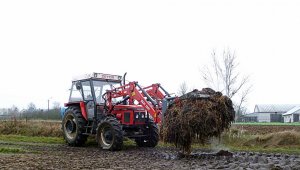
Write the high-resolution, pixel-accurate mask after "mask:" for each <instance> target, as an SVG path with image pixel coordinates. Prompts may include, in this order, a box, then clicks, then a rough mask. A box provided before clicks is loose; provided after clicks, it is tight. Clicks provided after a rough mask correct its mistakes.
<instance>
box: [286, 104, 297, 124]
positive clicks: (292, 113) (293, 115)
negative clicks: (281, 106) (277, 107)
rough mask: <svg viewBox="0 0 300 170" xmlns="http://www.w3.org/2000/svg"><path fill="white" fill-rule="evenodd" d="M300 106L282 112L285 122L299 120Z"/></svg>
mask: <svg viewBox="0 0 300 170" xmlns="http://www.w3.org/2000/svg"><path fill="white" fill-rule="evenodd" d="M299 115H300V106H296V107H294V108H293V109H291V110H289V111H288V112H286V113H284V114H282V116H283V120H284V122H285V123H291V122H299Z"/></svg>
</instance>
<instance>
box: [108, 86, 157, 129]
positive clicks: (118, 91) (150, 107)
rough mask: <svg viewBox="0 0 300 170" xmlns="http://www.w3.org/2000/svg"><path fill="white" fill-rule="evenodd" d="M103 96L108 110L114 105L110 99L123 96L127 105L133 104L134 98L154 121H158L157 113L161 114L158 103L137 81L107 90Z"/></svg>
mask: <svg viewBox="0 0 300 170" xmlns="http://www.w3.org/2000/svg"><path fill="white" fill-rule="evenodd" d="M104 97H105V98H106V100H107V102H106V106H107V107H108V108H109V110H110V111H111V110H112V109H113V107H114V104H113V103H112V99H113V98H118V97H123V99H124V100H128V101H129V105H134V100H136V101H137V102H138V103H139V104H140V105H141V106H143V107H144V108H145V110H146V111H147V112H148V113H150V115H151V116H152V117H153V119H154V121H155V122H156V123H159V122H160V118H159V115H160V114H161V109H159V105H158V103H157V102H156V101H155V100H154V99H153V98H152V97H151V95H150V94H149V93H147V91H146V90H144V88H142V87H141V86H140V85H139V84H138V82H130V83H128V84H126V85H124V86H121V87H118V88H115V89H113V90H108V91H107V93H106V96H104ZM122 102H124V101H121V102H118V103H116V104H121V103H122Z"/></svg>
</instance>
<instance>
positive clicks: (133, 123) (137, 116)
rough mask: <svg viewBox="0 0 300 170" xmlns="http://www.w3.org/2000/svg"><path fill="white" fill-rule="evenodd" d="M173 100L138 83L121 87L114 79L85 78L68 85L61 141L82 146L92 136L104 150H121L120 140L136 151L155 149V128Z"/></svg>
mask: <svg viewBox="0 0 300 170" xmlns="http://www.w3.org/2000/svg"><path fill="white" fill-rule="evenodd" d="M124 79H125V77H124ZM123 82H125V81H123ZM174 98H175V97H172V96H171V95H170V94H169V93H168V92H167V91H166V90H165V89H163V88H162V87H161V86H160V84H153V85H151V86H148V87H144V88H143V87H142V86H140V85H139V83H138V82H129V83H127V84H125V83H122V76H118V75H110V74H102V73H93V74H89V75H85V76H84V77H83V78H79V79H76V80H74V81H73V82H72V86H71V90H70V97H69V102H68V103H65V107H66V110H65V111H64V113H63V120H62V130H63V134H64V138H65V140H66V142H67V143H68V145H70V146H82V145H83V144H84V143H85V142H86V140H87V137H88V136H90V135H93V136H95V137H96V140H97V142H98V144H99V146H100V147H101V148H103V149H107V150H121V149H122V146H123V139H124V137H128V138H131V139H133V140H134V141H135V142H136V144H137V145H138V146H140V147H155V146H156V145H157V143H158V140H159V134H158V126H157V124H158V123H160V121H161V118H162V114H163V111H165V110H166V108H167V105H168V102H170V101H172V100H173V99H174Z"/></svg>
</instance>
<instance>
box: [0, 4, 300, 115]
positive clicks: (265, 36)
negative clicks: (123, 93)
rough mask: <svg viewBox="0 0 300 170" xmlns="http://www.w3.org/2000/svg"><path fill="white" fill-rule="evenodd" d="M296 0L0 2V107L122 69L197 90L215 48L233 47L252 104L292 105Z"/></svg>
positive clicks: (57, 93) (295, 95)
mask: <svg viewBox="0 0 300 170" xmlns="http://www.w3.org/2000/svg"><path fill="white" fill-rule="evenodd" d="M299 9H300V1H296V0H295V1H287V0H282V1H278V0H264V1H261V0H258V1H255V0H251V1H250V0H249V1H242V0H237V1H226V0H219V1H218V0H206V1H200V0H196V1H175V0H170V1H163V0H158V1H154V0H151V1H141V0H136V1H124V0H121V1H113V0H109V1H98V0H97V1H74V0H71V1H63V0H51V1H41V0H36V1H31V0H27V1H24V0H20V1H16V0H3V1H0V58H1V62H0V78H1V83H0V108H3V107H11V106H12V105H17V106H18V107H20V108H26V107H27V105H28V103H30V102H33V103H35V104H36V105H37V107H39V108H46V107H47V100H48V99H50V103H52V102H53V101H58V102H61V103H64V102H66V101H67V99H68V89H69V88H70V83H71V80H72V78H73V77H74V76H76V75H80V74H84V73H91V72H104V73H112V74H120V75H122V74H124V72H127V73H128V76H127V79H128V80H131V81H139V82H140V84H142V85H149V84H151V83H156V82H159V83H161V84H162V85H163V86H164V87H165V88H166V89H167V90H168V91H169V92H177V91H178V87H179V85H180V83H182V82H183V81H186V82H187V84H188V86H189V87H190V88H198V89H201V88H203V87H205V84H204V83H203V81H202V80H201V76H200V71H199V70H200V69H201V68H202V67H203V66H204V65H206V64H208V63H209V61H210V54H211V52H212V50H214V49H215V50H217V51H219V52H221V51H222V50H223V49H227V48H230V49H232V50H233V51H235V52H236V55H237V59H238V60H239V63H240V64H239V69H240V71H241V72H242V73H244V74H250V75H251V83H252V84H253V90H252V93H251V95H250V96H249V97H250V98H249V102H248V107H249V109H250V110H251V111H252V110H253V107H254V105H255V104H273V103H274V104H276V103H277V104H299V103H300V90H299V89H300V80H299V73H300V71H299V62H298V61H299V57H300V48H299V47H300V10H299Z"/></svg>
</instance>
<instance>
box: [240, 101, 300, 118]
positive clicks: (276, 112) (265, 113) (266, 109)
mask: <svg viewBox="0 0 300 170" xmlns="http://www.w3.org/2000/svg"><path fill="white" fill-rule="evenodd" d="M299 113H300V104H299V105H293V104H258V105H255V108H254V112H253V113H250V114H247V115H245V116H244V121H247V122H248V121H256V122H295V121H299ZM297 116H298V117H297Z"/></svg>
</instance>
